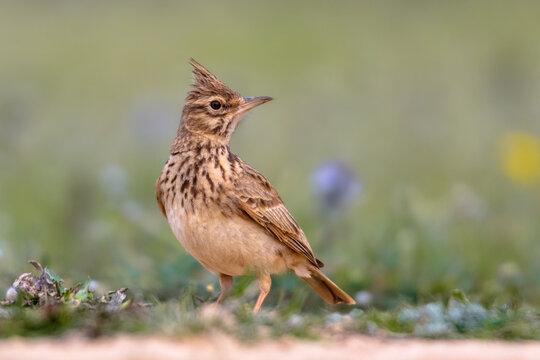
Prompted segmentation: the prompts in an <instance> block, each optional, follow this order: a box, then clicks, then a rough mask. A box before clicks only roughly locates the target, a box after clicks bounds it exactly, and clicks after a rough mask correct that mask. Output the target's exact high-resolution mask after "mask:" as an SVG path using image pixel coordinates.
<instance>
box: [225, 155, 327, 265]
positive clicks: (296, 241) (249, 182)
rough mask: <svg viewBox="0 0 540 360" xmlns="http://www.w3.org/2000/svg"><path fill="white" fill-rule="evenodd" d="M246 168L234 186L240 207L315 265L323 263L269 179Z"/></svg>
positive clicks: (236, 200) (235, 200)
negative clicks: (317, 257) (316, 256)
mask: <svg viewBox="0 0 540 360" xmlns="http://www.w3.org/2000/svg"><path fill="white" fill-rule="evenodd" d="M243 170H244V171H242V173H241V174H239V176H238V178H237V179H236V181H235V187H234V189H233V193H234V195H233V196H234V199H233V201H234V202H235V203H236V204H237V205H238V207H239V209H240V210H241V211H242V212H244V213H245V214H247V215H248V216H249V217H250V218H251V219H252V220H254V221H255V222H257V223H258V224H260V225H261V226H262V227H264V228H265V229H267V230H268V231H269V232H270V233H272V234H273V235H274V236H275V237H276V238H277V239H278V240H279V241H281V242H282V243H283V244H285V245H287V247H289V248H290V249H291V250H293V251H294V252H296V253H298V254H301V255H304V256H305V257H306V258H307V259H308V260H309V262H311V263H312V264H313V265H315V266H317V267H322V266H324V264H323V263H322V262H321V261H319V260H318V259H316V258H315V255H314V254H313V250H311V246H310V245H309V243H308V241H307V239H306V236H305V235H304V232H303V231H302V229H301V228H300V227H299V226H298V224H297V223H296V221H295V220H294V218H293V217H292V215H291V214H290V213H289V211H288V210H287V208H286V207H285V205H284V204H283V202H282V201H281V198H280V197H279V195H278V193H277V191H276V190H275V189H274V187H273V186H272V185H271V184H270V182H269V181H268V180H267V179H266V178H265V177H264V176H263V175H261V174H260V173H259V172H258V171H257V170H255V169H253V168H251V167H249V166H247V165H246V164H245V163H244V164H243Z"/></svg>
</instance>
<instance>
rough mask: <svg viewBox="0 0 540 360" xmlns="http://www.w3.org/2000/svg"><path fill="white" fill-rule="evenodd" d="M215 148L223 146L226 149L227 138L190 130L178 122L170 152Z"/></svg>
mask: <svg viewBox="0 0 540 360" xmlns="http://www.w3.org/2000/svg"><path fill="white" fill-rule="evenodd" d="M216 148H224V149H227V151H228V150H229V139H228V138H227V139H226V138H223V137H219V136H214V135H209V134H204V133H199V132H196V131H192V130H189V129H187V128H186V127H185V126H183V124H180V127H179V128H178V133H177V134H176V138H175V139H174V141H173V144H172V147H171V154H172V153H179V152H186V151H192V150H194V151H198V150H199V151H200V149H206V150H208V151H210V150H212V149H216Z"/></svg>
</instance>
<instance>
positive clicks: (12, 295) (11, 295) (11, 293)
mask: <svg viewBox="0 0 540 360" xmlns="http://www.w3.org/2000/svg"><path fill="white" fill-rule="evenodd" d="M16 300H17V290H16V289H15V288H14V287H13V286H12V287H10V288H9V289H7V291H6V301H8V302H10V303H14V302H15V301H16Z"/></svg>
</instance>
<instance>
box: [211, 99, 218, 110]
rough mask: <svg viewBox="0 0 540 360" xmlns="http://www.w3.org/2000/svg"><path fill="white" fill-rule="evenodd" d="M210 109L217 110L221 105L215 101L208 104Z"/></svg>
mask: <svg viewBox="0 0 540 360" xmlns="http://www.w3.org/2000/svg"><path fill="white" fill-rule="evenodd" d="M210 107H211V108H212V109H214V110H218V109H219V108H220V107H221V103H220V102H219V101H217V100H214V101H212V102H211V103H210Z"/></svg>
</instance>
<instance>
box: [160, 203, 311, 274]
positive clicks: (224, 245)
mask: <svg viewBox="0 0 540 360" xmlns="http://www.w3.org/2000/svg"><path fill="white" fill-rule="evenodd" d="M168 205H169V206H166V212H167V218H168V220H169V223H170V225H171V228H172V231H173V233H174V235H175V236H176V238H177V239H178V240H179V241H180V243H181V244H182V246H183V247H184V248H185V249H186V251H187V252H188V253H190V254H191V255H192V256H193V257H194V258H195V259H197V260H198V261H199V262H200V263H201V264H202V265H203V266H204V267H205V268H206V269H208V270H209V271H211V272H214V273H221V274H225V275H230V276H238V275H245V274H247V273H255V274H274V273H281V272H284V271H286V270H287V269H291V270H294V271H295V272H296V274H297V275H298V276H303V277H307V276H309V271H308V269H307V268H306V263H307V261H306V259H305V258H304V256H302V255H299V254H296V253H294V252H293V251H292V250H291V249H289V248H288V247H287V246H285V245H284V244H283V243H281V242H280V241H278V240H277V239H276V238H275V237H274V236H273V235H271V234H270V233H268V232H267V231H265V230H264V229H263V228H262V227H261V226H260V225H259V224H257V223H255V222H254V221H252V220H249V219H245V218H243V217H240V216H232V217H231V216H226V215H224V214H223V213H222V212H221V210H220V209H219V208H218V207H216V206H209V207H206V208H204V209H198V210H197V211H196V212H195V213H189V214H188V213H186V211H185V209H183V208H182V207H181V206H179V205H178V203H177V202H176V203H173V204H168Z"/></svg>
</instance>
